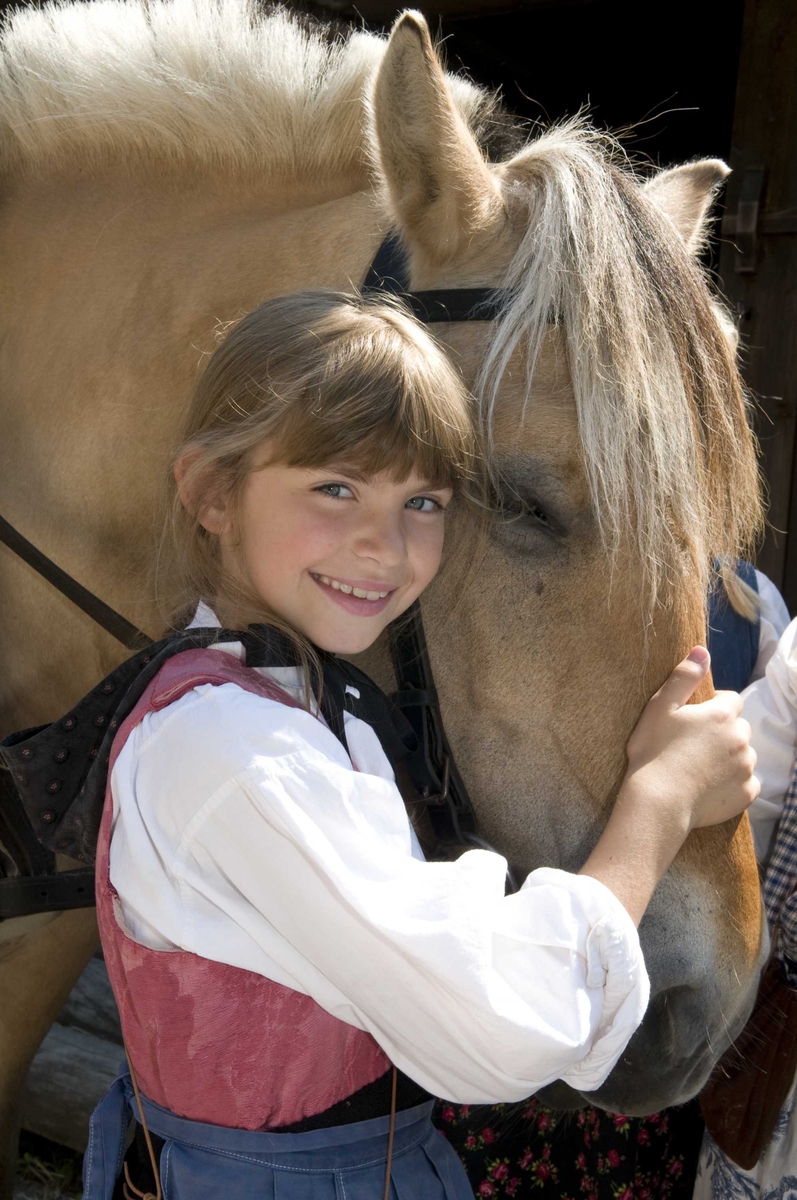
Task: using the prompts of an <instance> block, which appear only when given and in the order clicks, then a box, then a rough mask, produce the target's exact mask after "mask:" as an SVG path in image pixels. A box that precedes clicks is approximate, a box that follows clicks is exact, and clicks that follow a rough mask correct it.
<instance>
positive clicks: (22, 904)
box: [0, 234, 514, 921]
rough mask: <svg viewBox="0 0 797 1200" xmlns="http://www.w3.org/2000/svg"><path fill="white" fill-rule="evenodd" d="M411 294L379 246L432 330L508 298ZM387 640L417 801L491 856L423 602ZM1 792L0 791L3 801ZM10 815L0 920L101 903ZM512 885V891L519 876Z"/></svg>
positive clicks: (0, 532) (39, 563) (73, 590)
mask: <svg viewBox="0 0 797 1200" xmlns="http://www.w3.org/2000/svg"><path fill="white" fill-rule="evenodd" d="M408 287H409V275H408V270H407V262H406V256H405V254H404V252H403V249H402V247H401V243H400V241H399V239H398V238H397V237H396V236H395V235H394V234H390V235H388V237H386V238H385V240H384V241H383V242H382V244H381V246H380V247H379V250H378V252H377V254H376V257H375V258H374V261H373V263H372V265H371V267H370V269H369V271H368V273H367V275H366V277H365V280H364V282H363V286H362V291H363V293H371V294H376V293H390V294H392V295H394V296H396V297H397V298H398V299H400V300H401V301H402V302H403V303H404V305H405V306H406V307H407V308H409V309H410V311H411V312H412V313H413V314H414V315H415V316H416V317H417V318H418V319H419V320H420V321H422V322H424V323H425V324H439V323H442V322H447V323H451V322H458V321H492V320H495V319H496V318H497V317H498V316H499V314H500V312H501V310H502V308H503V307H504V305H505V303H506V294H505V293H504V292H502V291H500V290H499V289H495V288H448V289H440V290H436V291H423V292H411V291H409V290H408ZM0 543H3V544H4V545H6V546H8V548H9V549H10V550H12V551H13V553H14V554H16V555H17V556H18V557H19V558H21V559H22V560H23V561H24V562H26V563H27V564H28V565H29V566H31V567H32V568H33V569H34V570H35V571H36V572H37V573H38V574H39V575H41V576H42V578H44V579H46V580H47V582H48V583H50V584H51V585H52V586H53V587H55V588H57V590H58V591H59V592H61V593H62V595H64V596H66V597H67V598H68V599H69V600H70V601H71V602H72V603H73V604H75V605H76V606H77V607H78V608H80V609H82V611H83V612H84V613H86V614H87V615H88V616H89V617H91V619H92V620H93V621H94V622H95V623H96V624H97V625H99V626H100V627H101V628H102V629H104V630H105V631H106V632H107V633H109V634H111V636H112V637H113V638H115V639H116V640H117V641H118V642H121V643H122V645H123V646H126V647H127V649H128V650H133V651H140V650H141V649H143V648H146V647H147V646H149V645H150V643H151V639H150V638H148V637H147V635H146V634H145V633H143V632H142V631H141V630H140V629H137V628H136V626H135V625H132V624H131V623H130V622H129V621H128V620H126V619H125V618H124V617H123V616H121V614H119V613H117V612H116V611H115V610H114V609H113V608H111V607H110V606H109V605H107V604H105V603H104V601H102V600H100V599H99V598H98V597H97V596H95V595H94V594H93V593H92V592H90V591H88V589H87V588H85V587H83V586H82V584H80V583H78V582H77V580H76V579H73V578H72V576H71V575H69V574H67V572H66V571H64V570H62V569H61V568H60V567H59V566H57V565H56V563H54V562H53V561H52V559H50V558H48V557H47V556H46V555H45V554H43V553H42V552H41V551H40V550H39V549H37V547H36V546H34V545H33V543H32V542H29V541H28V540H27V538H25V537H23V535H22V534H21V533H19V531H18V530H16V529H15V528H14V527H13V526H12V525H10V524H9V523H8V521H6V520H5V519H4V518H2V517H0ZM389 634H390V651H391V657H392V660H393V668H394V671H395V675H396V691H395V693H393V695H392V697H391V699H392V701H393V703H394V704H395V706H396V707H397V708H398V709H399V710H400V712H401V714H402V715H403V716H404V718H405V719H406V721H407V722H409V724H410V726H411V727H412V731H413V733H414V734H415V741H416V743H417V746H416V749H415V750H413V751H410V753H409V755H408V757H407V759H406V767H407V773H408V775H409V777H410V779H411V780H412V783H413V785H414V787H415V790H416V793H417V797H416V798H417V801H418V802H420V803H422V804H423V805H425V806H426V807H427V810H428V813H429V818H430V821H431V824H432V828H433V830H434V834H435V837H436V839H437V841H438V843H439V845H440V846H441V847H445V846H455V845H459V846H461V845H463V844H466V845H467V844H469V845H473V846H481V847H483V848H486V849H492V847H490V846H489V844H488V843H486V842H485V841H484V840H483V839H482V838H480V837H479V834H478V831H477V822H476V814H475V812H474V810H473V805H472V804H471V801H470V797H469V796H468V793H467V789H466V788H465V785H464V783H463V782H462V778H461V776H460V774H459V771H458V770H457V767H456V764H455V762H454V758H453V755H452V753H451V748H450V746H449V744H448V739H447V737H446V733H445V728H444V726H443V719H442V715H441V712H440V704H439V701H438V697H437V691H436V689H435V685H434V677H433V675H432V667H431V663H430V661H429V652H428V649H427V646H426V635H425V633H424V628H423V620H422V618H421V610H420V605H419V604H418V603H417V602H416V603H415V604H413V605H412V607H411V608H410V609H409V610H408V612H407V613H405V614H404V615H403V616H402V617H401V618H400V619H399V620H398V621H397V622H396V623H395V625H392V626H390V627H389ZM0 782H2V777H1V776H0ZM2 792H3V789H2V787H0V802H1V801H2ZM9 809H10V813H11V815H10V816H9V817H8V818H7V820H6V826H7V832H8V833H9V835H10V836H11V840H12V842H13V844H14V845H15V846H16V845H17V843H19V846H18V850H19V854H18V855H17V854H15V855H14V857H15V859H17V858H19V859H21V864H22V863H26V864H27V869H26V870H25V873H24V874H22V875H19V876H14V877H12V878H7V879H3V878H0V921H2V920H4V919H7V918H8V917H15V916H22V915H26V914H30V913H34V912H50V911H56V910H60V909H68V908H82V907H88V906H90V905H93V903H94V886H93V872H92V871H90V870H88V869H78V870H74V871H64V872H61V873H59V874H54V873H53V869H54V863H53V862H52V860H51V859H49V858H46V856H44V855H43V852H40V851H41V847H39V845H38V842H36V841H34V835H33V831H32V830H29V831H27V835H26V831H25V830H24V829H23V828H22V827H21V825H20V822H19V821H17V822H16V824H17V825H19V828H17V827H16V826H15V824H14V821H15V810H14V806H13V804H9ZM21 864H20V865H21ZM510 883H512V885H513V886H514V884H513V881H511V877H510Z"/></svg>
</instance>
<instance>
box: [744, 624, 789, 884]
mask: <svg viewBox="0 0 797 1200" xmlns="http://www.w3.org/2000/svg"><path fill="white" fill-rule="evenodd" d="M742 696H743V697H744V709H743V712H742V715H743V716H744V717H745V719H746V720H748V721H749V722H750V726H751V728H752V736H751V743H752V746H753V749H754V750H755V752H756V754H757V755H758V763H757V765H756V772H755V773H756V775H757V776H758V778H759V779H760V781H761V793H760V795H759V796H758V798H757V799H756V800H754V801H753V803H752V804H751V805H750V808H749V809H748V810H747V812H748V816H749V817H750V824H751V826H752V829H753V837H754V839H755V847H756V855H757V856H758V859H759V861H760V862H762V863H766V862H768V861H769V856H770V854H771V852H772V842H773V839H774V835H775V830H776V828H777V824H778V821H779V820H780V815H781V813H782V811H783V804H784V801H785V798H786V792H787V790H788V787H789V784H790V783H791V778H792V772H793V770H794V760H795V751H797V620H795V621H792V623H791V624H790V625H789V626H788V627H787V629H786V631H785V633H784V634H783V635H782V636H781V638H780V640H779V642H778V644H777V648H776V650H775V652H774V653H773V654H772V656H771V658H770V660H769V662H768V664H767V667H766V673H765V674H764V676H763V677H762V678H761V679H757V680H756V681H755V682H754V683H751V684H750V686H749V687H748V688H745V690H744V692H742Z"/></svg>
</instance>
